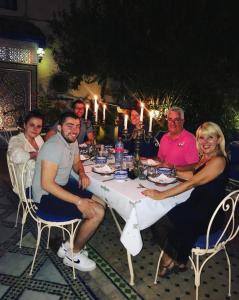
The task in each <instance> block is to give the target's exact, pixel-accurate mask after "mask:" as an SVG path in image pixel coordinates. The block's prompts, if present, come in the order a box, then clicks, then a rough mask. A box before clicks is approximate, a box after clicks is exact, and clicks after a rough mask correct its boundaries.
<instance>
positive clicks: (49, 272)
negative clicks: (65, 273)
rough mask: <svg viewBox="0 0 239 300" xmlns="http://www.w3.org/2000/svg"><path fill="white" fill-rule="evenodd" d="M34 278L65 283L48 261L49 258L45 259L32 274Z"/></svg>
mask: <svg viewBox="0 0 239 300" xmlns="http://www.w3.org/2000/svg"><path fill="white" fill-rule="evenodd" d="M34 279H38V280H46V281H51V282H57V283H60V284H67V283H66V281H65V280H64V278H63V277H62V275H61V274H60V273H59V271H58V270H57V268H56V267H55V266H54V265H53V263H52V262H51V261H50V259H47V260H46V261H45V263H44V264H43V265H42V267H41V268H40V270H39V271H38V272H37V273H36V275H35V276H34Z"/></svg>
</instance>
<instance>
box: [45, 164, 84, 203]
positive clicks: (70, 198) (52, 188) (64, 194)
mask: <svg viewBox="0 0 239 300" xmlns="http://www.w3.org/2000/svg"><path fill="white" fill-rule="evenodd" d="M57 170H58V165H57V164H56V163H55V162H52V161H48V160H42V162H41V187H42V188H43V189H44V190H45V191H47V192H48V193H50V194H52V195H54V196H55V197H57V198H59V199H61V200H64V201H67V202H70V203H73V204H75V205H77V204H78V202H79V200H80V197H78V196H75V195H73V194H71V193H70V192H68V191H66V190H65V189H63V188H62V187H61V186H60V185H58V184H57V183H56V182H55V178H56V174H57Z"/></svg>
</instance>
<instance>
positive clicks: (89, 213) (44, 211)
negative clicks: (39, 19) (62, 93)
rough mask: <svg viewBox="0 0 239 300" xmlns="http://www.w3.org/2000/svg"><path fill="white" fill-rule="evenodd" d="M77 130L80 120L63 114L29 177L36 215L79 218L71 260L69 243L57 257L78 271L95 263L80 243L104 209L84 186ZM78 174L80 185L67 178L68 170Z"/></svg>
mask: <svg viewBox="0 0 239 300" xmlns="http://www.w3.org/2000/svg"><path fill="white" fill-rule="evenodd" d="M79 131H80V120H79V118H78V117H77V116H76V115H75V114H74V113H73V112H67V113H64V114H63V115H62V116H61V117H60V120H59V125H58V133H57V134H56V135H54V136H53V137H52V138H50V139H49V140H48V141H47V142H46V143H45V144H44V145H43V147H42V148H41V150H40V152H39V154H38V157H37V161H36V168H35V174H34V178H33V184H32V188H33V199H34V201H35V202H38V203H39V205H38V215H39V216H41V215H42V217H43V218H44V217H45V218H48V219H50V218H51V216H54V217H59V218H61V219H62V218H63V219H64V220H71V219H76V218H82V219H83V221H82V222H81V224H80V226H79V230H78V231H77V232H76V235H75V241H74V249H73V252H74V258H73V260H72V258H71V255H70V250H69V242H65V243H63V244H62V246H61V247H60V249H59V250H58V256H60V257H61V258H64V259H63V262H64V264H66V265H68V266H72V265H73V264H74V266H75V268H77V269H79V270H81V271H91V270H94V269H95V267H96V265H95V262H94V261H93V260H91V259H89V258H88V255H87V253H86V251H85V250H84V248H83V247H84V245H85V243H86V242H87V241H88V239H89V238H90V237H91V236H92V234H93V233H94V232H95V230H96V229H97V227H98V226H99V224H100V223H101V221H102V219H103V217H104V208H103V206H102V205H100V204H99V203H97V202H98V201H99V199H98V198H97V197H96V196H94V195H93V194H92V193H90V192H89V191H87V190H85V188H86V187H87V186H88V185H89V183H90V182H89V178H88V176H87V175H86V174H85V172H84V167H83V165H82V163H81V161H80V155H79V149H78V143H77V141H76V138H77V136H78V134H79ZM72 169H73V170H74V171H75V172H76V173H78V174H79V177H80V180H81V186H82V188H83V189H79V187H78V185H77V182H76V181H75V180H74V181H71V180H70V179H69V176H70V172H71V170H72Z"/></svg>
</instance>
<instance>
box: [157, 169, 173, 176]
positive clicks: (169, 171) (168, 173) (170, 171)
mask: <svg viewBox="0 0 239 300" xmlns="http://www.w3.org/2000/svg"><path fill="white" fill-rule="evenodd" d="M155 173H156V175H160V174H164V175H166V176H172V175H173V169H170V168H165V167H164V168H163V167H161V168H155Z"/></svg>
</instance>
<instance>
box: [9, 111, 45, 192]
mask: <svg viewBox="0 0 239 300" xmlns="http://www.w3.org/2000/svg"><path fill="white" fill-rule="evenodd" d="M42 126H43V115H42V114H41V113H39V112H36V111H31V112H29V113H28V114H27V116H26V118H25V120H24V132H23V133H19V134H18V135H16V136H13V137H11V139H10V141H9V144H8V155H9V158H10V160H11V161H12V162H13V163H14V164H15V166H16V173H17V176H19V175H20V172H21V166H22V165H23V164H24V163H25V162H26V161H28V160H29V159H33V160H35V159H36V157H37V154H38V151H39V150H40V148H41V146H42V145H43V143H44V141H43V139H42V137H41V136H40V133H41V130H42ZM34 169H35V163H34V161H33V163H32V172H31V178H27V182H26V188H27V187H30V186H31V182H32V177H33V174H34Z"/></svg>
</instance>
